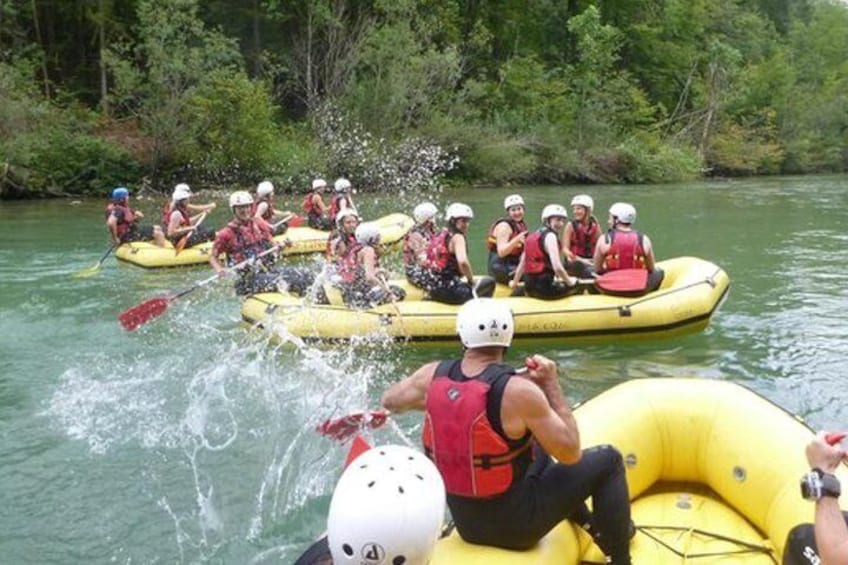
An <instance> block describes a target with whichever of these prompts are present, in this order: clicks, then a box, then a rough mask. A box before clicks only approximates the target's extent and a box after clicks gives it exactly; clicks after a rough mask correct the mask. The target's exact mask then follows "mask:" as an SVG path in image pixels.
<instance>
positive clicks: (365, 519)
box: [327, 445, 445, 565]
mask: <svg viewBox="0 0 848 565" xmlns="http://www.w3.org/2000/svg"><path fill="white" fill-rule="evenodd" d="M444 516H445V484H444V481H442V477H441V475H440V474H439V471H438V469H436V466H435V465H434V464H433V463H432V462H431V461H430V460H429V459H427V457H426V456H425V455H424V454H423V453H421V452H419V451H416V450H414V449H411V448H409V447H405V446H401V445H387V446H383V447H374V448H371V449H369V450H368V451H366V452H365V453H363V454H362V455H360V456H359V457H357V458H356V459H354V460H353V462H352V463H351V464H350V465H349V466H348V468H347V469H345V471H344V473H342V476H341V478H339V482H338V484H336V489H335V491H334V492H333V499H332V500H331V501H330V512H329V515H328V517H327V541H328V545H329V547H330V553H331V554H332V555H333V563H335V564H336V565H360V564H362V563H373V564H374V565H377V564H380V565H391V564H392V563H403V564H404V565H425V564H426V563H427V562H428V561H429V560H430V556H431V554H432V552H433V548H434V546H435V545H436V541H437V540H438V539H439V534H440V533H441V529H442V523H443V521H444Z"/></svg>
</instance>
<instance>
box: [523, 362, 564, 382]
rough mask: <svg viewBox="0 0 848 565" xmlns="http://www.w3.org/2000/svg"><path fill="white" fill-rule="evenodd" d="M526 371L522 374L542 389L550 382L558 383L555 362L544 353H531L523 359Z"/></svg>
mask: <svg viewBox="0 0 848 565" xmlns="http://www.w3.org/2000/svg"><path fill="white" fill-rule="evenodd" d="M524 366H525V367H527V372H526V373H524V376H525V377H526V378H527V379H529V380H531V381H533V382H534V383H536V384H537V385H539V387H540V388H541V389H542V390H544V389H545V386H547V385H549V384H551V383H559V376H558V373H557V365H556V362H555V361H553V360H551V359H548V358H547V357H545V356H544V355H538V354H537V355H531V356H530V357H527V359H525V360H524Z"/></svg>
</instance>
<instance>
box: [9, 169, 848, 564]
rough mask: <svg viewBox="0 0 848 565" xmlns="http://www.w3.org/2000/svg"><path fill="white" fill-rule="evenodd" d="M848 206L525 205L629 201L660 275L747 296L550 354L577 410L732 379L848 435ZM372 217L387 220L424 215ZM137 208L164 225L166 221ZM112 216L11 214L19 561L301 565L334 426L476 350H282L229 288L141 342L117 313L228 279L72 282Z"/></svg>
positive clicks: (665, 194)
mask: <svg viewBox="0 0 848 565" xmlns="http://www.w3.org/2000/svg"><path fill="white" fill-rule="evenodd" d="M846 187H848V178H846V177H797V178H766V179H750V180H734V181H729V182H708V183H697V184H686V185H663V186H640V187H617V186H616V187H613V186H609V187H607V186H600V187H591V188H589V189H580V188H576V187H533V188H529V187H528V188H525V189H523V190H522V191H521V192H522V193H523V194H524V196H525V199H526V200H527V202H528V209H529V211H528V216H529V218H530V222H529V223H530V225H532V226H534V227H535V225H536V223H537V219H538V214H539V212H540V210H541V208H542V207H543V205H544V204H547V203H549V202H558V203H562V204H568V202H569V201H570V199H571V197H572V196H573V195H574V194H576V193H578V192H583V191H584V190H585V191H588V192H589V193H590V194H592V195H593V196H594V198H595V201H596V203H597V206H598V209H599V211H600V213H599V214H598V216H599V217H601V218H602V219H605V217H606V215H605V214H604V213H603V212H604V211H605V210H606V209H607V208H608V207H609V205H610V204H611V203H612V202H614V201H617V200H625V201H630V202H633V203H634V204H635V205H636V207H637V209H638V212H639V217H638V221H637V225H638V227H639V228H640V229H642V230H644V231H645V232H646V233H648V234H650V236H651V239H652V240H653V242H654V248H655V250H656V253H657V257H658V259H663V258H669V257H674V256H679V255H694V256H698V257H702V258H705V259H709V260H711V261H713V262H715V263H717V264H718V265H720V266H721V267H723V268H724V269H725V270H726V271H727V272H728V273H729V275H730V278H731V290H730V293H729V295H728V297H727V300H726V301H725V302H724V304H723V305H722V307H721V309H720V310H719V311H718V312H717V313H716V315H715V317H714V319H713V321H712V323H711V325H710V327H709V328H708V329H707V330H706V331H704V332H703V333H700V334H697V335H691V336H686V337H680V338H676V339H672V340H665V341H656V342H652V343H635V344H634V343H626V344H625V343H620V344H619V343H607V344H593V345H562V346H559V347H555V346H550V345H547V344H546V345H545V346H544V347H543V349H542V350H541V352H542V353H544V354H546V355H548V356H551V357H553V358H555V359H556V360H557V361H558V363H559V366H560V374H561V377H562V383H563V386H564V389H565V391H566V393H567V394H568V395H569V397H570V398H571V400H572V401H579V400H583V399H585V398H587V397H589V396H592V395H594V394H596V393H598V392H600V391H602V390H604V389H606V388H608V387H610V386H612V385H614V384H616V383H619V382H622V381H625V380H628V379H633V378H641V377H653V376H670V377H676V378H705V379H726V380H732V381H737V382H740V383H743V384H745V385H747V386H749V387H752V388H753V389H755V390H757V391H758V392H760V393H761V394H763V395H765V396H766V397H768V398H769V399H771V400H773V401H775V402H776V403H778V404H780V405H781V406H783V407H784V408H786V409H787V410H789V411H791V412H793V413H796V414H799V415H801V416H803V417H804V418H806V419H807V421H808V422H809V423H810V424H811V425H812V426H813V427H815V428H820V427H833V428H836V427H846V426H848V408H846V405H848V386H846V381H845V361H846V359H848V339H846V337H848V290H847V289H846V284H845V281H846V279H845V278H843V277H846V276H848V268H846V265H848V234H846V233H845V231H844V219H845V210H846V209H848V189H846ZM510 192H513V191H512V190H509V189H486V190H482V189H480V190H474V191H467V190H466V191H464V192H463V193H462V196H461V199H462V200H464V201H465V202H467V203H469V204H471V205H472V207H473V208H474V210H475V213H476V215H477V216H476V218H475V221H474V223H473V224H472V237H471V242H472V258H473V260H474V264H475V266H476V268H477V271H478V272H482V271H484V269H485V263H484V251H483V237H484V231H485V229H486V228H487V227H488V223H489V221H490V220H491V219H492V218H494V217H495V216H496V215H498V214H499V213H500V203H501V202H502V200H503V197H504V196H505V195H507V194H508V193H510ZM455 198H457V195H455V194H449V193H445V194H441V195H438V196H436V197H435V199H436V200H437V201H438V203H439V204H441V205H445V204H446V203H448V202H449V201H451V200H453V199H455ZM284 200H287V201H288V202H292V201H296V202H298V203H299V202H300V200H301V197H297V198H296V200H293V199H291V198H284ZM360 200H361V202H359V204H360V210H361V211H362V212H363V213H364V214H365V215H366V217H374V216H377V215H381V214H382V213H385V212H389V211H398V210H404V211H406V212H407V213H408V212H409V210H411V207H412V205H414V203H415V200H414V199H413V198H412V197H411V196H406V197H402V198H400V199H398V198H392V199H384V200H383V201H379V200H374V199H369V198H368V197H367V196H361V197H360ZM137 204H138V205H139V207H140V208H141V209H142V210H145V211H146V212H148V215H149V216H151V217H155V216H158V213H157V209H158V203H157V202H154V201H142V202H140V203H137ZM104 205H105V202H101V201H82V202H74V201H70V200H62V201H51V202H0V434H2V435H0V437H2V441H0V508H2V511H0V562H3V563H62V564H67V563H133V564H135V563H175V562H176V563H291V562H292V561H293V560H294V558H295V557H296V556H297V555H298V554H299V553H300V552H301V551H302V550H303V549H304V548H305V547H306V546H307V545H308V544H309V542H310V540H311V539H313V538H314V537H315V536H317V535H319V534H320V533H321V532H322V531H323V529H324V526H325V515H326V511H327V508H328V505H329V500H330V496H331V493H332V488H333V485H334V482H335V480H336V478H337V476H338V472H339V469H340V466H341V463H342V461H343V459H344V456H345V454H346V449H345V447H343V446H339V445H337V444H335V443H332V442H331V441H329V440H327V439H324V438H322V437H320V436H318V434H316V433H315V432H314V431H313V429H314V427H315V425H316V424H317V423H319V422H321V421H322V420H324V419H326V418H329V417H333V416H338V415H341V414H343V413H347V412H351V411H355V410H357V409H363V408H366V407H374V406H376V399H377V398H378V397H379V394H380V392H381V391H382V390H383V389H384V388H385V387H386V386H387V384H388V383H390V382H392V381H394V380H395V379H397V378H398V377H400V376H402V375H405V374H407V373H408V372H409V371H410V370H412V369H414V368H415V367H417V366H418V365H419V364H421V363H424V362H426V361H429V360H432V359H434V358H436V357H442V356H448V355H452V354H455V353H456V352H458V347H447V346H442V347H438V348H437V347H434V346H424V347H421V346H413V345H386V344H375V345H373V346H369V347H357V348H353V347H349V346H337V347H335V348H321V349H318V348H306V349H296V348H294V347H291V346H275V345H273V344H270V343H269V342H268V340H267V339H266V338H265V336H263V335H261V334H257V333H250V332H246V331H245V330H244V328H243V327H242V326H241V325H240V316H239V303H238V301H237V299H236V298H235V296H234V294H233V292H232V289H231V288H230V286H229V284H227V283H221V284H217V285H210V286H209V287H207V288H204V289H203V290H201V291H198V292H196V293H194V294H192V295H190V296H188V297H186V298H185V299H181V300H179V301H177V302H175V303H174V304H173V305H172V307H171V308H170V309H169V310H168V312H167V313H165V314H164V315H163V316H162V317H161V318H158V319H156V320H155V321H153V322H151V323H149V324H147V325H146V326H144V327H143V328H141V329H140V330H139V331H137V332H134V333H127V332H124V331H123V330H122V329H121V327H120V325H119V324H118V321H117V318H116V317H117V315H118V313H120V312H121V311H123V310H125V309H127V308H129V307H131V306H133V305H136V304H138V303H140V302H142V301H143V300H146V299H148V298H151V297H154V296H157V295H161V294H163V293H166V292H167V291H170V290H172V289H183V288H187V287H188V286H190V285H191V284H192V283H193V282H197V281H199V280H201V279H203V278H205V277H207V276H209V274H210V273H211V271H210V270H209V269H208V268H203V267H201V268H195V269H182V270H165V271H145V270H142V269H138V268H135V267H132V266H128V265H124V264H119V263H117V262H116V261H115V259H114V258H110V259H108V260H107V261H106V263H105V264H104V266H103V268H102V269H101V271H100V272H99V274H98V275H97V276H94V277H91V278H86V279H75V278H71V277H70V276H69V275H70V274H72V273H74V272H76V271H78V270H80V269H83V268H85V267H88V266H90V265H93V264H94V263H95V262H96V261H97V259H98V258H99V257H100V255H101V254H102V253H103V252H104V251H105V250H106V248H107V247H108V241H107V238H106V234H105V228H104V226H103V219H102V209H103V206H104ZM224 208H225V206H223V202H220V203H219V210H218V211H216V215H215V217H214V218H212V220H213V221H212V222H211V223H212V224H213V225H220V224H221V223H223V221H224V219H225V218H226V216H227V214H226V210H225V209H224ZM207 221H208V220H207ZM532 351H535V349H533V347H532V345H531V344H522V345H519V346H518V347H515V348H513V350H512V351H510V353H509V356H510V358H511V359H512V360H518V359H520V358H521V355H523V354H526V353H530V352H532ZM610 417H615V415H614V414H611V415H610ZM420 422H421V417H420V415H414V414H413V415H406V416H403V417H400V418H397V423H393V424H392V425H391V426H387V427H385V428H383V429H381V430H379V431H377V432H375V434H374V436H373V439H374V441H376V442H379V443H398V442H403V441H410V440H408V439H406V438H411V441H416V440H417V433H418V432H419V431H420ZM799 456H800V454H799Z"/></svg>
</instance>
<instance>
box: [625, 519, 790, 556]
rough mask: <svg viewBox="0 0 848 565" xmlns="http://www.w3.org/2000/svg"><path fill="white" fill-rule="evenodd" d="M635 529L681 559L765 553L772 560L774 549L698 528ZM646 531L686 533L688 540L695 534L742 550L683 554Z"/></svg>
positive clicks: (654, 527)
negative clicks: (733, 545) (736, 546)
mask: <svg viewBox="0 0 848 565" xmlns="http://www.w3.org/2000/svg"><path fill="white" fill-rule="evenodd" d="M636 529H637V530H638V531H640V532H642V533H643V534H645V535H646V536H648V537H649V538H651V539H652V540H654V541H655V542H656V543H658V544H660V545H661V546H663V547H665V548H666V549H668V550H669V551H671V552H672V553H674V554H675V555H677V556H679V557H682V558H683V559H694V558H700V557H718V556H722V555H737V554H742V553H765V554H767V555H770V556H772V559H773V553H774V549H773V548H771V547H768V546H766V545H757V544H755V543H751V542H747V541H744V540H741V539H737V538H732V537H729V536H724V535H722V534H717V533H715V532H708V531H706V530H701V529H698V528H685V527H683V526H636ZM648 530H664V531H680V532H688V533H689V534H690V539H691V535H692V534H697V535H701V536H705V537H708V538H713V539H716V540H719V541H726V542H729V543H733V544H736V545H738V546H740V547H741V548H743V549H739V550H737V551H715V552H711V553H695V554H688V553H684V552H681V551H679V550H677V549H676V548H674V547H672V546H671V545H669V544H668V543H666V542H664V541H663V540H661V539H660V538H659V537H657V536H655V535H653V534H651V533H650V532H649V531H648Z"/></svg>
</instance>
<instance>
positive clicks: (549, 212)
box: [542, 204, 568, 224]
mask: <svg viewBox="0 0 848 565" xmlns="http://www.w3.org/2000/svg"><path fill="white" fill-rule="evenodd" d="M556 216H559V217H561V218H563V219H565V220H567V219H568V212H566V211H565V208H563V207H562V206H560V205H559V204H548V205H547V206H545V207H544V208H543V209H542V223H543V224H544V223H545V222H547V221H548V219H549V218H554V217H556Z"/></svg>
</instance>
